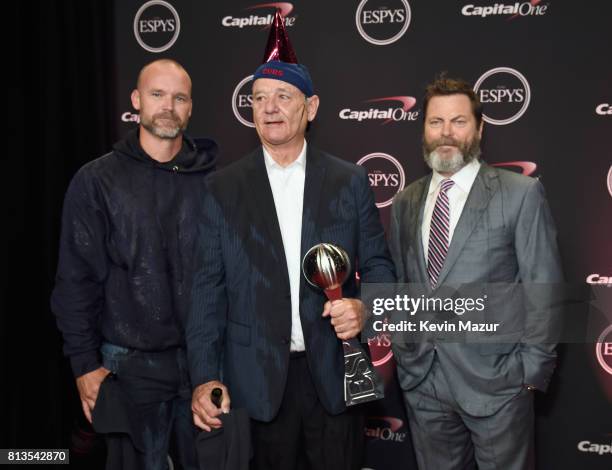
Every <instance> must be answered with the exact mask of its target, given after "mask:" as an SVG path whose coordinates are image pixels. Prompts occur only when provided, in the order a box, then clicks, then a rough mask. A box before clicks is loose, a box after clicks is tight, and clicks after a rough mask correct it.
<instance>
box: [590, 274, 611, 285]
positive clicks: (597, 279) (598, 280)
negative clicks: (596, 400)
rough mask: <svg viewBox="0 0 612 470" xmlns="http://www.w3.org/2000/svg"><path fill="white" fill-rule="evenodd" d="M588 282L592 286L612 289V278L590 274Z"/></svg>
mask: <svg viewBox="0 0 612 470" xmlns="http://www.w3.org/2000/svg"><path fill="white" fill-rule="evenodd" d="M586 282H587V284H591V285H592V286H606V287H612V277H607V276H601V275H599V274H589V275H588V276H587V278H586Z"/></svg>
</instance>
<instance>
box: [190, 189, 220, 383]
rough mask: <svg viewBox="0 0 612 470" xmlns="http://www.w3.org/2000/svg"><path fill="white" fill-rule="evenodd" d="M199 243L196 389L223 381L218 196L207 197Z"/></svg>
mask: <svg viewBox="0 0 612 470" xmlns="http://www.w3.org/2000/svg"><path fill="white" fill-rule="evenodd" d="M203 207H204V211H203V213H202V215H201V217H200V223H199V224H198V234H197V238H196V243H195V253H194V256H195V260H196V261H195V274H194V280H193V287H192V293H191V307H190V311H189V317H188V320H187V327H186V332H185V336H186V343H187V353H188V358H189V368H190V374H191V381H192V385H193V387H194V388H195V387H197V386H198V385H201V384H203V383H206V382H209V381H211V380H221V374H220V368H221V354H222V350H223V342H224V339H225V328H226V322H227V320H226V319H227V294H226V288H225V267H224V262H223V253H222V244H221V236H222V231H221V227H222V224H223V215H222V212H221V208H220V207H219V205H218V204H217V202H216V201H215V199H214V197H213V196H212V195H211V194H210V193H208V194H206V195H205V203H204V204H203Z"/></svg>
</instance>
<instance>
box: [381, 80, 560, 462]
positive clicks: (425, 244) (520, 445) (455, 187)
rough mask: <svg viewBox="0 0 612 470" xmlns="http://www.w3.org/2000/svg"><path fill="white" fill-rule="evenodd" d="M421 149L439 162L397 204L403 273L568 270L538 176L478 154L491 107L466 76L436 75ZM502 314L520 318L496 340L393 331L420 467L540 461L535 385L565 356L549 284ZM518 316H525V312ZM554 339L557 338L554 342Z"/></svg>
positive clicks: (494, 281)
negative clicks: (560, 352)
mask: <svg viewBox="0 0 612 470" xmlns="http://www.w3.org/2000/svg"><path fill="white" fill-rule="evenodd" d="M423 109H424V113H425V123H424V136H423V152H424V156H425V161H426V162H427V164H428V165H429V167H430V168H432V170H433V172H432V173H431V174H429V175H427V176H425V177H424V178H421V179H420V180H418V181H416V182H414V183H412V184H411V185H410V186H408V187H407V188H406V189H405V190H404V191H403V192H402V193H400V194H399V195H398V196H397V197H396V199H395V201H394V203H393V208H392V217H391V252H392V255H393V258H394V261H395V264H396V268H397V275H398V278H399V282H402V283H422V284H423V285H426V292H427V294H428V295H435V294H436V293H437V292H440V291H441V290H442V286H443V285H445V286H448V285H459V284H469V285H480V286H482V287H481V289H486V287H485V286H490V285H497V286H500V285H501V286H506V287H507V290H508V291H509V292H516V291H517V288H518V289H521V290H523V291H528V290H529V286H534V285H535V284H536V283H537V285H538V286H540V285H541V286H547V287H550V286H551V285H552V284H553V283H560V282H561V280H562V275H561V267H560V261H559V256H558V248H557V242H556V232H555V227H554V223H553V219H552V217H551V214H550V210H549V207H548V204H547V202H546V199H545V196H544V190H543V188H542V185H541V184H540V182H539V181H538V180H536V179H534V178H530V177H527V176H523V175H519V174H516V173H513V172H510V171H506V170H501V169H497V168H493V167H491V166H489V165H487V164H486V163H484V162H482V161H480V158H479V157H480V139H481V136H482V130H483V123H482V108H481V104H480V103H479V101H478V98H477V97H476V95H475V93H474V92H473V90H472V88H471V87H470V85H469V84H468V83H466V82H465V81H463V80H455V79H450V78H446V77H441V78H438V79H437V80H436V81H435V82H434V83H432V84H431V85H429V86H428V87H427V90H426V96H425V100H424V104H423ZM550 290H551V289H546V288H545V287H542V289H532V291H535V292H539V293H542V295H539V296H536V298H535V299H530V302H529V307H526V305H528V303H527V302H525V303H521V302H520V301H519V300H518V299H519V298H520V297H513V298H512V301H511V302H510V301H507V300H508V298H507V297H506V299H505V300H504V301H499V299H498V302H497V304H496V306H495V308H494V309H493V310H494V314H495V315H496V317H497V318H501V319H502V320H503V321H506V322H514V325H513V327H511V328H510V330H511V331H512V333H510V334H506V335H505V336H499V337H496V336H493V338H494V342H488V343H485V342H478V341H476V342H472V343H469V344H468V342H463V343H460V342H457V341H453V342H444V341H437V340H432V339H429V340H428V341H421V342H412V343H411V342H401V341H398V342H395V343H394V344H393V351H394V354H395V357H396V360H397V365H398V376H399V380H400V385H401V387H402V389H403V391H404V399H405V403H406V408H407V412H408V417H409V422H410V426H411V431H412V438H413V442H414V447H415V449H416V453H417V460H418V463H419V468H420V469H421V470H434V469H444V470H451V469H466V468H475V467H476V465H477V466H478V468H479V469H480V470H485V469H500V470H501V469H503V470H508V469H528V468H534V465H535V463H534V448H533V422H534V417H533V393H534V391H535V390H541V391H544V390H545V389H546V388H547V385H548V383H549V381H550V377H551V375H552V372H553V369H554V365H555V357H556V354H555V351H554V349H555V345H554V344H551V341H550V337H549V336H548V332H549V326H550V320H551V318H550V316H549V315H550V312H551V311H550V309H549V307H550V304H548V303H547V302H545V300H546V298H547V296H546V295H545V294H543V292H544V291H547V292H549V291H550ZM517 319H522V320H521V321H520V322H518V321H517ZM547 338H548V341H547Z"/></svg>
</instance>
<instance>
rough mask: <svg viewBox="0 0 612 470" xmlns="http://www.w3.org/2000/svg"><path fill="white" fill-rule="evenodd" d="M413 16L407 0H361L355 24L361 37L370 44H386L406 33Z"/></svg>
mask: <svg viewBox="0 0 612 470" xmlns="http://www.w3.org/2000/svg"><path fill="white" fill-rule="evenodd" d="M411 17H412V14H411V11H410V4H409V3H408V1H407V0H361V2H360V3H359V6H358V7H357V12H356V13H355V24H356V25H357V31H359V34H361V37H362V38H363V39H365V40H366V41H368V42H369V43H370V44H374V45H376V46H386V45H387V44H392V43H394V42H395V41H397V40H398V39H399V38H401V37H402V36H403V35H404V33H405V32H406V31H407V30H408V26H410V19H411Z"/></svg>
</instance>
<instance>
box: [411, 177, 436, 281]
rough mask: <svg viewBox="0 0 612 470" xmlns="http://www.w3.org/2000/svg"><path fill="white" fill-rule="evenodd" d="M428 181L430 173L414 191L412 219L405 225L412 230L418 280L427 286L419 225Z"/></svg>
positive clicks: (421, 219) (425, 261)
mask: <svg viewBox="0 0 612 470" xmlns="http://www.w3.org/2000/svg"><path fill="white" fill-rule="evenodd" d="M430 182H431V174H430V175H429V176H428V177H427V178H424V179H423V180H422V181H421V187H420V188H419V189H418V190H417V191H415V194H414V199H413V201H412V202H411V203H412V204H413V210H411V211H410V213H411V215H412V220H410V227H407V229H408V230H412V232H413V233H412V235H411V237H410V240H411V241H412V244H413V246H412V247H413V249H414V252H415V253H416V257H417V263H418V266H419V273H420V274H421V279H420V281H419V282H422V283H425V284H426V285H427V286H429V276H428V274H427V256H426V254H425V251H424V250H423V234H422V230H421V226H422V225H423V213H424V212H425V201H426V200H427V193H428V192H429V184H430Z"/></svg>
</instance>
